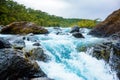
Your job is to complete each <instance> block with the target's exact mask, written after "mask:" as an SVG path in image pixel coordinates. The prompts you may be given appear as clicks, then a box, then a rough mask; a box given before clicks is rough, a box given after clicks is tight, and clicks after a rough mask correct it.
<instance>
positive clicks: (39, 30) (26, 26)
mask: <svg viewBox="0 0 120 80" xmlns="http://www.w3.org/2000/svg"><path fill="white" fill-rule="evenodd" d="M1 33H2V34H29V33H33V34H47V33H48V30H47V29H45V28H43V27H40V26H37V25H36V24H34V23H31V22H25V21H21V22H13V23H11V24H9V25H6V26H5V27H4V28H3V29H2V30H1Z"/></svg>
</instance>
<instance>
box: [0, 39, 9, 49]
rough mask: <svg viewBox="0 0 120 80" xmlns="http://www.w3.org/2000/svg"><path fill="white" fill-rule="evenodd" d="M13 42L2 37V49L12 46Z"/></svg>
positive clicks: (0, 44) (0, 43)
mask: <svg viewBox="0 0 120 80" xmlns="http://www.w3.org/2000/svg"><path fill="white" fill-rule="evenodd" d="M10 47H11V44H10V43H9V41H7V40H5V39H4V38H1V37H0V49H2V48H10Z"/></svg>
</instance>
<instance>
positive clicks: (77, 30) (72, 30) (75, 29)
mask: <svg viewBox="0 0 120 80" xmlns="http://www.w3.org/2000/svg"><path fill="white" fill-rule="evenodd" d="M73 32H79V27H78V26H74V27H73V28H72V29H71V31H70V33H73Z"/></svg>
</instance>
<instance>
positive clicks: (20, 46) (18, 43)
mask: <svg viewBox="0 0 120 80" xmlns="http://www.w3.org/2000/svg"><path fill="white" fill-rule="evenodd" d="M12 45H13V47H14V48H15V49H23V48H24V47H25V42H24V40H22V39H17V40H15V41H14V42H13V44H12Z"/></svg>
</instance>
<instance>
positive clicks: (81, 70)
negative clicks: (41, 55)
mask: <svg viewBox="0 0 120 80" xmlns="http://www.w3.org/2000/svg"><path fill="white" fill-rule="evenodd" d="M48 30H49V32H50V33H49V34H48V35H36V37H37V38H38V39H39V40H40V44H41V46H42V48H43V49H44V51H45V53H46V54H48V55H49V56H50V57H51V60H50V61H49V62H47V63H45V62H42V61H37V62H38V63H39V65H40V67H41V68H42V70H43V71H44V72H45V73H46V74H47V76H48V77H49V78H51V79H54V80H117V78H116V76H115V73H114V72H112V71H111V70H110V67H109V66H108V65H106V64H105V62H104V61H102V60H97V59H96V58H93V57H92V56H91V55H90V54H89V53H90V52H91V49H88V50H87V51H86V52H83V51H81V49H80V48H82V47H88V46H91V45H95V44H98V43H101V42H102V41H104V39H102V38H95V37H92V36H90V35H87V33H88V32H89V29H82V30H81V32H82V34H83V35H84V37H85V38H75V37H73V36H72V34H70V33H69V31H70V28H61V29H54V28H48ZM26 44H27V45H28V46H29V45H31V44H32V43H31V44H30V42H27V41H26ZM29 47H30V46H29Z"/></svg>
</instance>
